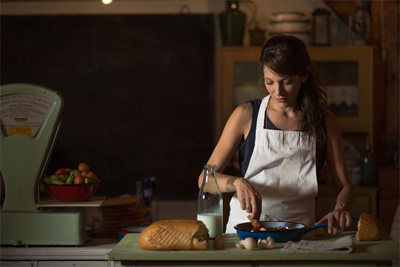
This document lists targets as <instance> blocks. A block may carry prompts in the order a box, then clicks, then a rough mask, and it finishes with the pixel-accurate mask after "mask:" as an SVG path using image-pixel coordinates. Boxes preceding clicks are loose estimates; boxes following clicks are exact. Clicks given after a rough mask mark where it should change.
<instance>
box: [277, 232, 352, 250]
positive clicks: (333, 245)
mask: <svg viewBox="0 0 400 267" xmlns="http://www.w3.org/2000/svg"><path fill="white" fill-rule="evenodd" d="M352 250H353V237H352V236H351V235H346V236H344V237H341V238H339V239H336V240H335V241H311V240H304V239H302V240H300V241H298V242H293V241H289V242H287V243H286V244H285V246H284V247H283V248H282V251H284V252H285V253H350V252H351V251H352Z"/></svg>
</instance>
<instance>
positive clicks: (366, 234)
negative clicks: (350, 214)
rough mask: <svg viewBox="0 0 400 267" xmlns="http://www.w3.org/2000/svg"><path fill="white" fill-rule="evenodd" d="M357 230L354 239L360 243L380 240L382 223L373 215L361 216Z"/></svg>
mask: <svg viewBox="0 0 400 267" xmlns="http://www.w3.org/2000/svg"><path fill="white" fill-rule="evenodd" d="M357 228H358V229H357V234H356V237H357V239H358V240H360V241H371V240H380V239H381V237H382V223H381V221H380V220H379V219H378V218H376V217H375V216H373V215H370V214H367V213H363V214H361V215H360V218H359V220H358V225H357Z"/></svg>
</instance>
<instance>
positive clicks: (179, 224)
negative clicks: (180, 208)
mask: <svg viewBox="0 0 400 267" xmlns="http://www.w3.org/2000/svg"><path fill="white" fill-rule="evenodd" d="M207 241H208V229H207V227H206V226H205V225H204V223H203V222H201V221H195V220H163V221H157V222H154V223H152V224H151V225H149V226H148V227H146V228H145V229H144V230H143V232H142V233H141V234H140V236H139V246H140V247H141V248H142V249H146V250H205V249H207Z"/></svg>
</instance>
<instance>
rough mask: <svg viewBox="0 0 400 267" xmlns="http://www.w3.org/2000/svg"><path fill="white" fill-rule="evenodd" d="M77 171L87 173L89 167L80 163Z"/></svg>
mask: <svg viewBox="0 0 400 267" xmlns="http://www.w3.org/2000/svg"><path fill="white" fill-rule="evenodd" d="M78 170H79V171H81V172H88V171H90V168H89V165H87V164H86V163H80V164H79V165H78Z"/></svg>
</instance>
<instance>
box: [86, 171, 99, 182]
mask: <svg viewBox="0 0 400 267" xmlns="http://www.w3.org/2000/svg"><path fill="white" fill-rule="evenodd" d="M87 178H89V179H90V180H94V181H97V175H96V174H95V173H94V172H89V173H88V175H87Z"/></svg>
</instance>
